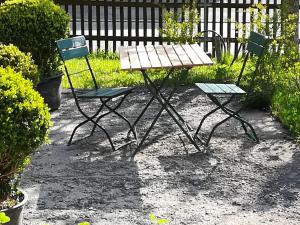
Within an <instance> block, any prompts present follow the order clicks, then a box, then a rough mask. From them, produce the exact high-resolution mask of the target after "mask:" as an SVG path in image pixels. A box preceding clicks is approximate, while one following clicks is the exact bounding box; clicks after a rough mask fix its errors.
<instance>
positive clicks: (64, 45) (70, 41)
mask: <svg viewBox="0 0 300 225" xmlns="http://www.w3.org/2000/svg"><path fill="white" fill-rule="evenodd" d="M56 44H57V47H58V48H59V49H60V50H63V49H69V48H78V47H81V46H85V45H86V41H85V37H84V36H77V37H73V38H67V39H61V40H58V41H56Z"/></svg>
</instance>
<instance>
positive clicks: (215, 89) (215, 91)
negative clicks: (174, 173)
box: [206, 84, 225, 94]
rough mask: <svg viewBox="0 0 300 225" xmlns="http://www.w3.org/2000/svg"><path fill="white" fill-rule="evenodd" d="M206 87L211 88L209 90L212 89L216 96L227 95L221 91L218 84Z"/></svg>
mask: <svg viewBox="0 0 300 225" xmlns="http://www.w3.org/2000/svg"><path fill="white" fill-rule="evenodd" d="M206 85H207V86H209V88H210V89H212V90H213V92H214V93H216V94H223V93H225V91H223V89H221V88H220V87H219V86H218V85H217V84H206Z"/></svg>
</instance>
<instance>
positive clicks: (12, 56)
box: [0, 44, 39, 85]
mask: <svg viewBox="0 0 300 225" xmlns="http://www.w3.org/2000/svg"><path fill="white" fill-rule="evenodd" d="M0 66H2V67H8V66H10V67H11V68H13V70H14V71H16V72H20V73H21V74H22V75H23V76H24V77H25V78H26V79H29V80H31V81H32V83H33V84H34V85H36V84H37V83H38V81H39V74H38V70H37V66H36V65H35V64H34V63H33V60H32V58H31V54H30V53H27V54H25V53H23V52H21V51H20V50H19V49H18V47H16V46H14V45H12V44H10V45H1V44H0Z"/></svg>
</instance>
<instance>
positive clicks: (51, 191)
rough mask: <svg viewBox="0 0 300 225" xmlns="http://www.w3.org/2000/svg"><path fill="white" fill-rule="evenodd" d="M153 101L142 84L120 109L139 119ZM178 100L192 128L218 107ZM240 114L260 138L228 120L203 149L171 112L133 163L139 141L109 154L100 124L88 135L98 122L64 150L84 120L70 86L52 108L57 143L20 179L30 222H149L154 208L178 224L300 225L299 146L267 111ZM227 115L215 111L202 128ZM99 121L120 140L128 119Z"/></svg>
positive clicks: (193, 94) (183, 95) (184, 92)
mask: <svg viewBox="0 0 300 225" xmlns="http://www.w3.org/2000/svg"><path fill="white" fill-rule="evenodd" d="M149 97H150V95H149V93H148V92H147V91H146V90H145V89H137V90H136V91H135V92H134V93H133V94H131V95H130V96H128V99H127V100H126V101H125V102H124V105H123V107H122V109H120V112H122V113H123V114H124V115H126V116H127V117H128V118H129V120H130V121H134V119H135V118H136V117H137V115H138V114H139V112H140V111H141V108H142V107H143V106H144V105H145V104H146V102H147V100H148V99H149ZM172 102H173V104H174V105H175V106H176V108H177V109H178V111H179V112H180V114H181V115H182V116H183V117H184V118H185V119H186V120H187V121H188V123H189V124H191V125H192V127H194V128H195V127H197V125H198V123H199V120H200V118H201V117H202V116H203V115H204V114H205V113H207V112H208V111H209V110H210V109H212V107H213V105H212V103H211V102H210V101H209V100H208V99H207V98H204V96H203V95H199V91H198V90H196V89H194V88H182V89H181V90H179V91H178V93H177V95H176V96H175V97H174V98H173V101H172ZM82 105H83V108H84V109H85V110H87V111H89V112H92V111H93V110H95V109H97V104H94V103H91V102H83V104H82ZM158 108H159V105H158V104H157V103H156V102H155V103H154V104H153V105H152V106H151V108H150V109H149V111H148V112H147V113H146V115H145V116H144V117H143V120H142V121H141V122H140V123H139V124H138V127H137V128H138V132H139V133H140V134H142V133H143V132H145V130H146V127H147V126H149V124H150V121H151V118H153V114H154V113H155V112H157V110H158ZM242 115H243V116H244V117H245V118H247V119H248V121H250V122H251V123H252V124H253V125H254V127H255V129H256V131H257V133H258V135H259V137H260V138H261V142H260V143H259V144H255V143H254V142H253V141H251V140H249V139H248V138H247V137H246V135H244V134H243V130H242V128H241V126H240V125H239V124H238V122H237V121H234V120H231V121H229V122H228V123H227V124H224V125H223V126H221V127H220V129H219V130H217V132H216V133H215V135H214V136H213V138H212V140H211V144H210V148H209V149H208V150H207V153H202V152H199V151H197V150H196V149H195V147H194V146H193V145H191V144H189V142H188V140H187V138H185V136H184V135H183V134H182V133H181V132H180V130H179V128H178V127H177V126H176V124H174V123H173V122H172V120H171V119H170V118H169V116H168V115H167V114H166V113H164V114H163V116H162V117H161V118H160V119H159V121H158V123H157V124H156V126H155V128H154V130H153V131H151V133H150V137H149V138H148V141H147V142H146V143H145V145H144V147H143V148H142V151H141V152H139V153H138V154H137V155H136V157H135V158H134V160H131V158H130V155H131V153H132V151H133V150H134V148H135V145H134V144H132V145H131V146H127V147H124V148H121V149H119V150H117V151H114V152H112V151H111V149H110V146H109V144H108V141H107V140H106V139H105V137H104V135H103V133H102V132H101V131H100V130H97V132H95V134H94V135H93V136H90V137H89V132H90V129H91V124H88V125H86V126H84V127H82V128H81V129H79V130H78V133H77V135H76V136H75V142H74V143H73V144H72V145H71V146H67V141H68V138H69V136H70V134H71V132H72V130H73V128H74V127H75V125H76V124H77V123H78V122H80V121H81V120H82V117H81V116H80V114H79V113H78V112H77V110H76V107H75V104H74V101H73V99H72V98H71V95H70V93H69V92H65V93H64V94H63V102H62V106H61V108H60V110H58V111H56V112H53V113H52V120H53V123H54V125H53V127H52V132H51V135H50V138H51V143H50V144H48V145H44V146H43V147H41V148H40V150H39V152H38V153H37V154H35V156H34V157H33V159H32V164H31V165H30V166H29V168H28V169H27V170H26V172H25V173H24V174H23V176H22V182H21V186H22V188H23V189H24V190H25V191H27V192H28V194H29V196H30V197H29V203H28V204H27V208H26V210H25V212H24V217H25V218H24V220H25V221H24V224H25V225H26V224H50V225H51V224H70V225H74V224H77V223H78V222H82V221H89V222H90V223H91V224H99V225H100V224H101V225H115V224H122V225H129V224H130V225H134V224H141V225H148V224H154V223H153V222H152V221H150V220H149V217H148V216H149V214H150V213H153V214H155V215H156V216H157V217H159V218H167V219H168V220H170V223H169V224H176V225H177V224H178V225H184V224H186V225H196V224H197V225H198V224H201V225H215V224H222V225H223V224H224V225H250V224H251V225H257V224H272V225H273V224H276V225H277V224H278V225H290V224H291V225H299V224H300V200H299V199H300V194H299V192H300V170H299V168H300V167H299V166H300V152H299V149H300V148H299V145H297V144H296V142H295V140H293V138H291V136H290V134H289V133H288V131H287V130H286V129H284V128H283V127H282V125H281V124H280V123H279V122H278V121H276V120H275V119H274V118H273V117H272V116H271V115H270V114H269V113H267V112H263V111H256V110H251V111H247V112H244V113H243V114H242ZM223 116H224V115H223V114H222V113H216V114H214V115H213V116H212V117H211V119H209V120H207V122H206V123H205V124H204V127H203V132H204V133H207V132H208V131H209V128H210V127H211V126H212V124H214V123H215V122H216V121H217V120H219V119H221V118H222V117H223ZM102 122H103V124H105V127H106V128H107V130H108V131H109V133H110V134H111V135H112V137H113V140H114V141H115V142H116V143H117V145H119V144H121V143H122V142H123V141H124V138H125V136H126V133H127V130H128V128H127V127H126V124H125V123H123V122H122V121H120V120H119V119H118V118H116V117H114V116H108V117H106V118H105V119H103V120H102ZM107 124H111V126H108V125H107Z"/></svg>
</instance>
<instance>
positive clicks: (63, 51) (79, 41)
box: [56, 36, 98, 97]
mask: <svg viewBox="0 0 300 225" xmlns="http://www.w3.org/2000/svg"><path fill="white" fill-rule="evenodd" d="M56 45H57V48H58V52H59V55H60V57H61V59H62V60H63V63H64V67H65V71H66V74H67V77H68V81H69V84H70V87H71V89H72V92H73V95H74V97H76V93H75V91H74V88H73V84H72V79H71V75H74V74H80V73H83V72H86V71H89V73H90V75H91V76H92V79H93V83H94V86H95V89H98V85H97V82H96V79H95V76H94V73H93V70H92V68H91V65H90V62H89V59H88V57H87V56H88V55H89V49H88V47H87V44H86V40H85V37H84V36H77V37H72V38H67V39H61V40H58V41H56ZM82 57H84V58H85V62H86V64H87V68H86V69H84V70H81V71H77V72H75V73H69V70H68V68H67V65H66V61H68V60H71V59H77V58H82Z"/></svg>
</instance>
